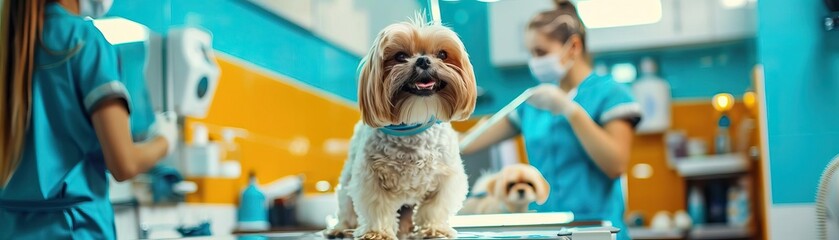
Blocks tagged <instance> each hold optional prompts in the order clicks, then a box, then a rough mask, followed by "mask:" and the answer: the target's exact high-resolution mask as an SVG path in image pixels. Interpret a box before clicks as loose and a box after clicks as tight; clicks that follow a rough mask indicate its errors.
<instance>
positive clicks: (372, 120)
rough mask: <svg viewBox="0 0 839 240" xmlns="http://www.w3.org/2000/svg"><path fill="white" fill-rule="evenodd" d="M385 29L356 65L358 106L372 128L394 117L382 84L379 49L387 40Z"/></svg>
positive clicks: (380, 125)
mask: <svg viewBox="0 0 839 240" xmlns="http://www.w3.org/2000/svg"><path fill="white" fill-rule="evenodd" d="M387 31H388V29H387V28H386V29H384V30H382V31H381V32H380V33H379V35H378V37H376V40H375V41H374V42H373V43H374V45H373V46H372V47H371V48H370V52H368V53H367V56H365V57H364V59H362V60H361V64H359V66H358V72H359V74H358V106H359V109H360V110H361V119H362V120H363V121H364V124H366V125H367V126H370V127H373V128H378V127H383V126H385V125H388V124H389V122H391V121H393V120H394V119H395V117H394V116H393V114H392V113H391V111H390V108H391V106H392V104H391V102H390V97H389V96H388V94H389V93H388V90H386V89H385V86H384V79H383V78H384V74H385V73H384V72H385V71H384V69H383V68H384V66H383V65H384V63H383V58H384V53H383V52H382V51H383V50H382V49H380V48H381V46H382V45H383V44H384V42H386V41H387Z"/></svg>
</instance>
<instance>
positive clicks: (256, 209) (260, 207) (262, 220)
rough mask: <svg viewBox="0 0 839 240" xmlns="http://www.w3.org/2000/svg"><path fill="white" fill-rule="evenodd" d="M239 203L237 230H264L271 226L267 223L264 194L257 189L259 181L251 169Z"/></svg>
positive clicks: (266, 207)
mask: <svg viewBox="0 0 839 240" xmlns="http://www.w3.org/2000/svg"><path fill="white" fill-rule="evenodd" d="M239 204H240V205H239V212H238V218H239V222H238V224H237V228H238V230H242V231H264V230H268V229H269V228H270V227H271V225H270V224H269V223H268V206H267V202H266V201H265V194H263V193H262V191H260V190H259V183H258V182H257V180H256V174H255V173H254V172H253V170H251V172H250V183H249V184H248V187H247V188H245V190H244V191H242V198H241V199H240V201H239Z"/></svg>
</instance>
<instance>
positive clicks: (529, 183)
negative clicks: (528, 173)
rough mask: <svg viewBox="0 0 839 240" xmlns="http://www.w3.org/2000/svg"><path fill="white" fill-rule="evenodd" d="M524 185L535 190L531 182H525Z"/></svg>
mask: <svg viewBox="0 0 839 240" xmlns="http://www.w3.org/2000/svg"><path fill="white" fill-rule="evenodd" d="M524 184H527V186H530V188H533V189H536V187H534V186H533V183H531V182H525V183H524Z"/></svg>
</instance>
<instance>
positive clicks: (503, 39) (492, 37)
mask: <svg viewBox="0 0 839 240" xmlns="http://www.w3.org/2000/svg"><path fill="white" fill-rule="evenodd" d="M553 8H554V4H553V2H552V1H547V0H545V1H535V0H505V1H498V2H494V3H490V4H489V6H488V9H489V10H488V11H489V14H488V16H489V44H490V51H491V53H490V54H491V56H492V63H493V64H494V65H496V66H514V65H522V64H526V63H527V59H528V58H529V57H530V53H529V51H528V50H527V47H526V46H525V43H524V31H525V29H526V28H527V23H528V22H530V19H531V18H533V16H536V14H537V13H539V12H542V11H546V10H551V9H553Z"/></svg>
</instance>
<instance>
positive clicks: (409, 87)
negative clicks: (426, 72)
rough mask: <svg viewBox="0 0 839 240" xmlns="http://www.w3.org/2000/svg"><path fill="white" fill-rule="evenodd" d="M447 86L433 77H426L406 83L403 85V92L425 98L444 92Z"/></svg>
mask: <svg viewBox="0 0 839 240" xmlns="http://www.w3.org/2000/svg"><path fill="white" fill-rule="evenodd" d="M446 85H447V84H446V82H444V81H438V80H437V79H434V78H432V77H424V78H419V79H416V80H414V81H409V82H407V83H405V84H404V85H402V91H405V92H408V93H411V94H414V95H417V96H423V97H425V96H431V95H433V94H435V93H437V92H439V91H440V90H443V88H445V87H446Z"/></svg>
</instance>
